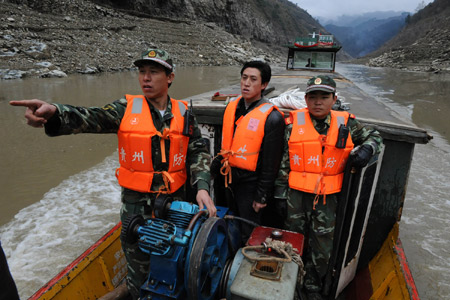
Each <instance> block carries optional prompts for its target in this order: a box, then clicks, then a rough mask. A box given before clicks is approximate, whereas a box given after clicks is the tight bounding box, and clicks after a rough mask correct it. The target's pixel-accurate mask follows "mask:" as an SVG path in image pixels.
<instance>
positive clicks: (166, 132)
mask: <svg viewBox="0 0 450 300" xmlns="http://www.w3.org/2000/svg"><path fill="white" fill-rule="evenodd" d="M169 131H170V130H169V128H164V130H163V133H161V132H159V131H158V130H157V131H156V135H157V136H159V137H160V138H161V140H160V144H161V160H162V162H163V163H165V162H167V159H166V140H168V139H169Z"/></svg>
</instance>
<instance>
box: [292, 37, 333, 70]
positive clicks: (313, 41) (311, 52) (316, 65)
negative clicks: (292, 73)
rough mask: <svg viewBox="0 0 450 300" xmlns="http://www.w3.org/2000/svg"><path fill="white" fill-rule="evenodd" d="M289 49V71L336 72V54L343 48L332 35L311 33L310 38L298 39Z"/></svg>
mask: <svg viewBox="0 0 450 300" xmlns="http://www.w3.org/2000/svg"><path fill="white" fill-rule="evenodd" d="M286 46H287V47H288V49H289V52H288V60H287V64H286V69H287V70H320V71H329V72H334V69H335V64H336V53H337V52H338V51H339V50H340V49H341V46H339V45H337V44H336V43H335V42H334V37H333V36H332V35H325V34H320V33H318V34H317V33H315V32H313V33H311V34H309V36H308V37H298V38H296V39H295V42H294V45H286Z"/></svg>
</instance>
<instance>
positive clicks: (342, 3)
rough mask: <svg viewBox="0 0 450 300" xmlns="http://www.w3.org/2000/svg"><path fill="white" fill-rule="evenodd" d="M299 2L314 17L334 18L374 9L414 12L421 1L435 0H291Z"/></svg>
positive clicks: (429, 0) (430, 0) (426, 2)
mask: <svg viewBox="0 0 450 300" xmlns="http://www.w3.org/2000/svg"><path fill="white" fill-rule="evenodd" d="M290 1H291V2H293V3H297V4H298V5H299V6H300V7H301V8H303V9H304V10H306V11H307V12H308V13H309V14H310V15H311V16H313V17H314V18H317V17H323V18H328V19H333V18H334V17H336V16H341V15H353V14H361V13H366V12H373V11H390V10H392V11H407V12H411V13H414V12H415V10H416V8H417V6H418V5H419V3H422V1H423V2H424V3H425V5H426V4H428V3H430V2H433V0H375V1H370V0H369V1H367V0H290Z"/></svg>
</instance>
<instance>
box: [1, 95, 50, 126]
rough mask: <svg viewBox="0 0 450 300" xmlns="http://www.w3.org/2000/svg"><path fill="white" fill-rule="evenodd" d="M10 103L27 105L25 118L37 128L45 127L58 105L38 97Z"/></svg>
mask: <svg viewBox="0 0 450 300" xmlns="http://www.w3.org/2000/svg"><path fill="white" fill-rule="evenodd" d="M9 104H11V105H13V106H24V107H26V108H27V110H26V111H25V118H26V119H27V124H28V125H30V126H33V127H36V128H41V127H44V124H45V123H47V120H48V119H50V118H51V117H52V116H53V115H54V114H55V112H56V106H54V105H51V104H49V103H47V102H45V101H42V100H38V99H33V100H16V101H10V102H9Z"/></svg>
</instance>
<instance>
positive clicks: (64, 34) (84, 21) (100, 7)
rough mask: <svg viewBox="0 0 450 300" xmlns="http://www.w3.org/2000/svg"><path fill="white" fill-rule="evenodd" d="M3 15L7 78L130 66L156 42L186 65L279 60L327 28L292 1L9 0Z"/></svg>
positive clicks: (0, 61)
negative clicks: (297, 42)
mask: <svg viewBox="0 0 450 300" xmlns="http://www.w3.org/2000/svg"><path fill="white" fill-rule="evenodd" d="M271 8H272V9H271ZM274 8H277V9H276V10H274ZM0 13H1V14H0V15H1V18H0V20H1V24H0V43H1V47H0V76H1V77H2V78H4V79H10V78H21V77H26V76H40V77H50V76H64V75H65V74H70V73H75V72H79V73H98V72H114V71H121V70H128V69H131V68H133V66H132V61H133V59H134V58H136V57H137V56H138V55H139V54H140V53H141V51H143V50H144V49H146V48H148V47H159V48H162V49H166V50H168V51H169V53H170V54H171V55H172V56H173V58H174V61H175V62H176V64H178V65H214V66H220V65H236V64H242V63H243V62H244V61H247V60H249V59H254V58H258V59H264V60H266V61H268V62H271V63H279V62H281V61H283V60H284V59H285V57H286V55H287V49H286V48H283V47H282V45H283V44H287V43H289V42H292V41H293V39H294V38H295V37H296V36H298V35H305V34H307V33H308V32H310V31H312V30H313V28H319V29H320V25H319V24H318V23H317V22H316V21H315V20H314V19H313V18H312V17H311V16H309V15H308V14H307V13H306V12H305V11H303V10H301V9H300V8H298V7H297V6H296V5H294V4H293V3H291V2H289V1H287V0H276V1H273V0H250V1H238V0H216V1H206V0H164V1H160V0H150V1H142V0H129V1H117V0H110V1H108V0H96V1H86V0H84V1H83V0H7V1H6V2H5V1H3V2H1V3H0ZM289 39H291V41H289Z"/></svg>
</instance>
